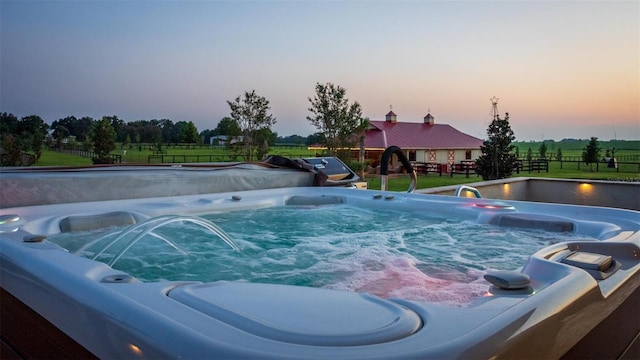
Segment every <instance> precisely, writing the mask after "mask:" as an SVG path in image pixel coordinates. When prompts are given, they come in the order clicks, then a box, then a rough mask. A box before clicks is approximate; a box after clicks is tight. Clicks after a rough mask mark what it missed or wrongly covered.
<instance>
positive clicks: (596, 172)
mask: <svg viewBox="0 0 640 360" xmlns="http://www.w3.org/2000/svg"><path fill="white" fill-rule="evenodd" d="M586 143H587V141H586V140H585V141H582V142H577V141H576V142H571V145H572V146H567V148H566V149H565V148H564V147H562V146H564V145H565V144H564V143H558V142H556V143H555V144H554V147H553V150H552V146H551V144H550V143H547V147H548V150H547V154H548V155H551V154H553V155H555V154H556V152H557V149H558V147H560V148H562V153H563V158H564V159H568V158H570V157H576V158H579V157H580V155H581V154H582V149H583V148H584V146H585V145H586ZM515 144H516V145H517V146H519V147H520V156H521V158H522V157H524V156H525V154H526V151H527V149H528V148H529V147H530V148H531V149H532V151H535V152H536V153H537V149H538V148H539V147H540V145H541V144H542V143H541V142H537V143H536V142H527V143H515ZM623 145H624V147H623ZM523 146H526V148H524V150H523ZM611 146H613V147H616V149H617V151H616V158H619V157H623V156H631V157H640V156H639V155H640V141H622V142H618V143H615V144H612V143H611V142H604V143H601V144H600V147H601V148H603V149H605V148H606V147H611ZM534 149H535V150H534ZM163 151H164V154H163V155H164V156H165V157H171V156H177V157H178V158H177V159H176V160H177V162H196V161H201V162H207V161H228V160H230V158H229V153H228V152H227V151H226V150H225V149H221V148H212V147H208V146H199V147H198V146H196V147H193V146H192V147H187V146H175V147H167V148H165V149H163ZM112 154H116V155H121V156H122V163H124V164H126V163H129V164H147V163H148V162H149V156H151V155H154V152H153V151H152V150H150V149H149V148H148V147H140V148H138V147H131V148H129V147H127V148H125V149H121V148H120V147H119V148H118V149H117V150H114V151H113V152H112ZM270 154H272V155H281V156H285V157H291V158H298V157H313V156H316V155H318V154H316V153H314V151H312V150H307V149H306V148H305V147H296V146H274V147H272V148H271V149H270ZM603 155H604V151H603ZM183 156H184V157H183ZM185 157H186V158H185ZM208 157H213V158H212V160H209V159H208ZM238 160H241V159H238ZM155 162H157V163H159V160H158V161H155ZM629 162H632V161H629ZM634 162H635V164H624V163H621V164H619V166H618V169H613V168H607V166H606V164H603V163H600V164H598V167H597V169H596V165H595V164H592V165H591V166H587V165H585V164H584V163H578V162H566V161H565V162H562V164H561V163H560V162H557V161H550V162H549V172H544V171H542V172H527V171H525V172H521V173H520V174H515V173H514V174H513V176H514V177H515V176H525V177H551V178H569V179H591V180H616V181H640V166H639V165H638V164H637V163H639V162H640V160H635V161H634ZM91 164H92V163H91V159H89V158H86V157H80V156H75V155H68V154H61V153H58V152H55V151H49V150H44V151H43V152H42V156H41V157H40V159H39V160H38V161H37V163H36V166H87V165H91ZM561 166H562V168H561ZM578 166H579V168H578ZM365 180H366V181H367V183H368V186H369V188H370V189H380V178H379V177H378V176H373V175H367V177H366V179H365ZM388 180H389V181H388V187H389V190H391V191H406V190H407V189H408V187H409V182H410V179H409V176H408V175H399V176H393V177H389V179H388ZM481 180H482V178H480V177H478V176H477V175H475V174H472V175H470V177H469V178H466V177H465V176H464V175H460V174H456V175H454V176H453V177H451V176H449V175H443V176H438V174H433V173H430V174H428V175H419V176H418V184H417V188H418V189H422V188H430V187H438V186H447V185H458V184H465V183H470V182H477V181H481Z"/></svg>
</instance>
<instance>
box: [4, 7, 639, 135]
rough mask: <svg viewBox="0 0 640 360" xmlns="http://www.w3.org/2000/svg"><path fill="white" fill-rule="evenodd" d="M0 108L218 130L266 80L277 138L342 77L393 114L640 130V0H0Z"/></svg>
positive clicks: (529, 130) (370, 113) (589, 130)
mask: <svg viewBox="0 0 640 360" xmlns="http://www.w3.org/2000/svg"><path fill="white" fill-rule="evenodd" d="M0 33H1V35H0V36H1V38H0V46H1V48H0V111H2V112H9V113H13V114H14V115H16V116H18V117H22V116H27V115H32V114H35V115H40V116H41V117H42V118H43V119H44V120H45V121H46V122H47V123H49V124H51V123H52V122H53V121H55V120H58V119H61V118H64V117H66V116H71V115H73V116H76V117H78V118H79V117H82V116H90V117H93V118H95V119H100V118H102V116H104V115H117V116H118V117H119V118H121V119H123V120H124V121H126V122H128V121H134V120H151V119H163V118H168V119H171V120H173V121H174V122H177V121H193V122H194V123H195V124H196V126H197V127H198V130H199V131H202V130H205V129H214V128H215V127H216V126H217V124H218V122H219V121H220V119H221V118H223V117H224V116H228V115H229V112H230V110H229V106H228V105H227V103H226V100H232V99H234V98H235V97H236V96H238V95H240V94H242V93H243V92H244V91H245V90H248V91H250V90H253V89H255V90H256V93H257V94H258V95H261V96H264V97H265V98H267V99H268V100H269V101H270V105H271V113H272V114H273V115H274V116H275V117H276V118H277V123H276V125H275V126H274V127H273V128H272V130H273V131H275V132H277V133H278V135H280V136H288V135H293V134H297V135H301V136H307V135H309V134H312V133H314V132H316V129H315V128H314V127H313V126H311V125H310V123H309V121H308V120H307V119H306V117H307V116H308V115H310V114H311V113H310V112H309V111H308V108H309V101H308V98H309V97H313V96H314V87H315V84H316V83H317V82H320V83H327V82H332V83H334V84H336V85H340V86H342V87H344V88H346V90H347V97H348V98H349V99H350V100H351V101H357V102H359V103H360V104H361V105H362V109H363V115H364V116H365V117H368V118H370V119H371V120H383V119H384V115H385V114H386V113H387V112H388V111H389V109H390V105H392V106H393V111H394V112H395V113H396V114H397V115H398V121H404V122H421V121H422V118H423V117H424V116H425V115H426V114H427V113H428V112H429V111H430V112H431V114H432V115H433V116H434V117H435V121H436V123H447V124H450V125H452V126H454V127H456V128H457V129H459V130H461V131H463V132H466V133H468V134H470V135H473V136H476V137H479V138H484V137H485V136H486V129H487V126H488V125H489V123H490V122H491V119H492V118H491V102H490V100H489V99H491V98H492V97H493V96H496V97H497V98H499V99H500V100H499V103H498V107H499V111H500V114H501V115H504V113H505V112H508V113H509V114H510V123H511V127H512V129H513V130H514V132H515V135H516V137H517V140H541V139H543V138H544V139H555V140H561V139H563V138H582V139H584V138H589V137H591V136H596V137H598V138H599V139H600V140H609V139H613V138H617V139H627V140H637V139H640V1H595V2H587V1H456V2H449V1H290V2H285V1H262V2H254V1H234V2H231V1H228V2H227V1H28V0H27V1H7V0H0Z"/></svg>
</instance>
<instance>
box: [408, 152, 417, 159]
mask: <svg viewBox="0 0 640 360" xmlns="http://www.w3.org/2000/svg"><path fill="white" fill-rule="evenodd" d="M417 158H418V157H417V156H416V151H415V150H409V161H416V159H417Z"/></svg>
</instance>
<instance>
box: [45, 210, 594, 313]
mask: <svg viewBox="0 0 640 360" xmlns="http://www.w3.org/2000/svg"><path fill="white" fill-rule="evenodd" d="M203 217H204V218H206V219H207V220H209V221H212V222H213V223H215V224H217V225H218V226H219V227H220V228H221V229H222V230H224V231H225V232H226V233H227V234H229V236H230V237H231V238H232V239H233V240H234V241H235V242H236V243H237V244H238V246H239V248H240V251H235V250H233V249H231V248H230V247H229V246H227V245H226V244H225V242H223V241H220V239H216V238H215V236H212V234H211V233H210V232H206V231H203V229H202V228H201V227H197V226H194V225H193V224H190V223H178V222H176V223H171V224H167V226H163V227H161V228H157V229H155V230H154V232H155V233H158V234H154V235H155V236H149V238H148V239H141V240H140V241H138V242H137V243H136V244H135V246H132V247H131V248H130V249H128V250H127V252H126V253H125V254H122V256H121V257H120V259H119V261H118V262H117V263H116V264H114V268H117V269H120V270H123V271H125V272H127V273H129V274H131V275H133V276H135V277H137V278H139V279H141V280H145V281H162V280H193V281H202V282H211V281H219V280H226V281H244V282H261V283H275V284H288V285H299V286H312V287H321V288H330V289H338V290H347V291H357V292H367V293H371V294H374V295H378V296H381V297H385V298H389V297H392V298H394V297H395V298H404V299H409V300H417V301H429V302H436V303H441V304H446V305H452V306H463V305H465V304H468V303H470V302H471V301H473V300H474V299H476V298H478V297H479V296H482V294H483V293H484V292H486V290H487V288H488V283H487V282H486V281H485V280H484V279H483V278H482V276H483V275H484V273H485V272H486V271H487V270H494V269H497V270H516V269H519V268H521V267H522V266H523V265H524V264H525V263H526V261H527V259H528V257H529V256H530V255H531V254H532V253H534V252H535V251H537V250H539V249H541V248H543V247H545V246H548V245H550V244H553V243H556V242H561V241H568V240H570V239H571V238H572V237H574V236H575V235H572V234H559V233H549V232H544V231H539V230H531V229H526V230H525V229H515V228H505V227H496V226H493V225H486V224H477V223H475V222H472V221H459V220H457V219H442V218H435V217H428V216H425V215H422V214H418V213H409V212H399V211H388V210H378V209H376V210H371V209H363V208H354V207H350V206H347V205H330V206H318V207H299V206H286V207H274V208H266V209H257V210H249V211H241V212H229V213H219V214H211V215H207V216H203ZM111 231H113V233H114V234H115V235H114V236H117V234H118V233H120V232H122V231H123V229H117V230H116V231H114V229H111ZM97 236H105V235H104V234H97V233H75V234H74V233H71V234H69V233H67V234H61V235H55V236H52V237H50V238H49V240H50V241H54V242H57V243H58V244H60V245H61V246H64V247H67V248H68V249H69V250H70V251H73V250H74V248H75V249H77V248H79V247H81V246H82V243H86V242H87V241H90V239H92V238H94V239H95V238H96V237H97ZM108 237H109V235H106V236H105V238H108ZM162 238H167V239H171V241H172V242H173V243H175V244H176V245H177V246H179V248H180V249H183V250H184V252H182V251H176V249H175V248H174V247H172V246H169V245H168V244H167V242H166V241H160V240H158V239H162ZM87 239H89V240H87ZM581 239H584V238H583V237H581ZM90 255H91V254H89V255H87V256H90Z"/></svg>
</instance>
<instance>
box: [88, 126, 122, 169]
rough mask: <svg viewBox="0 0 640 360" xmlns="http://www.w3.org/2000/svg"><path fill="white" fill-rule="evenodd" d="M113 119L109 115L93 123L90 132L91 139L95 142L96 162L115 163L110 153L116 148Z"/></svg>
mask: <svg viewBox="0 0 640 360" xmlns="http://www.w3.org/2000/svg"><path fill="white" fill-rule="evenodd" d="M111 120H112V118H110V117H108V116H105V117H103V118H102V120H100V121H96V122H95V123H94V124H93V127H91V132H89V139H91V142H92V143H93V153H94V157H93V159H92V160H93V163H94V164H113V159H112V158H111V156H110V155H109V154H110V153H111V151H113V150H114V149H115V148H116V131H115V130H114V129H113V126H112V125H111Z"/></svg>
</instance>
